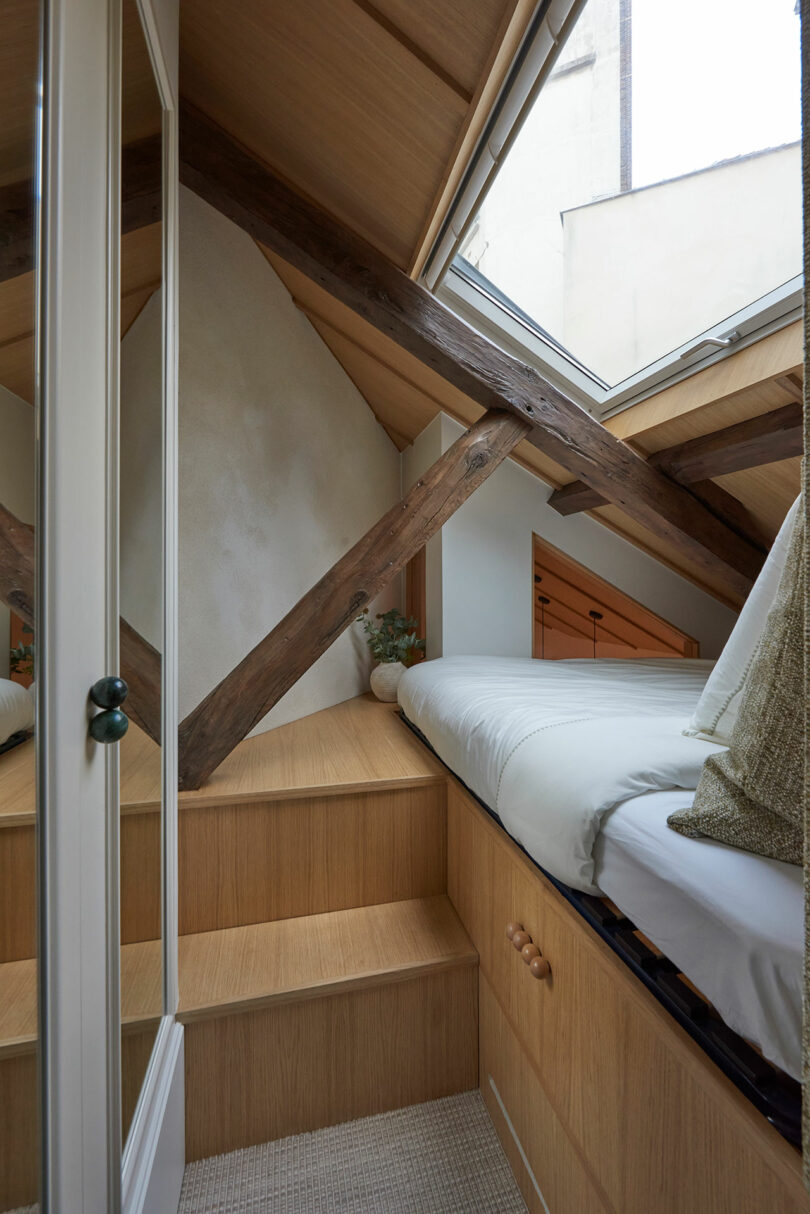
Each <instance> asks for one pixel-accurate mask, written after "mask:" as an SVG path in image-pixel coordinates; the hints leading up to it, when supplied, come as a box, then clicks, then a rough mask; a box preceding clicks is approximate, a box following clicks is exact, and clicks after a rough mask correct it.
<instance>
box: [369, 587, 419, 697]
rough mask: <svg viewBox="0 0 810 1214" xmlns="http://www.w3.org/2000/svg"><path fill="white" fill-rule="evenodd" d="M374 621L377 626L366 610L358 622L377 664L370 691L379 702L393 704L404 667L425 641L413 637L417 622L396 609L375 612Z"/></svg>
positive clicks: (411, 663) (413, 658) (414, 657)
mask: <svg viewBox="0 0 810 1214" xmlns="http://www.w3.org/2000/svg"><path fill="white" fill-rule="evenodd" d="M376 618H377V619H378V620H379V624H377V623H375V622H374V620H372V618H371V616H370V615H369V610H368V607H366V609H365V611H364V612H363V614H362V615H361V616H358V617H357V622H358V623H362V625H363V628H364V629H365V632H366V642H367V644H368V647H369V649H370V650H371V654H372V657H374V658H375V659H376V661H377V662H378V663H379V664H378V665H377V666H375V667H374V669H373V670H372V672H371V690H372V691H373V692H374V694H375V696H376V697H377V699H378V700H382V701H383V702H384V703H386V704H393V702H394V701H395V700H396V698H397V687H398V686H399V680H400V679H401V678H402V676H403V674H404V673H405V668H406V666H412V665H413V663H414V662H415V661H416V660H417V657H418V655H419V654H420V653H421V652H423V651H424V648H425V642H424V641H423V640H420V639H419V638H418V637H417V635H416V629H417V627H418V623H417V621H416V620H415V619H412V618H408V617H406V616H404V615H403V614H402V612H400V611H397V609H396V607H392V608H391V610H390V611H385V612H382V613H380V612H378V613H377V617H376Z"/></svg>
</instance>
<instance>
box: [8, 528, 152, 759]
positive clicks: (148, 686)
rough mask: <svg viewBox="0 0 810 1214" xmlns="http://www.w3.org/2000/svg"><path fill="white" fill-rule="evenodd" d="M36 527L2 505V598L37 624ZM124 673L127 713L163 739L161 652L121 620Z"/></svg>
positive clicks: (15, 610)
mask: <svg viewBox="0 0 810 1214" xmlns="http://www.w3.org/2000/svg"><path fill="white" fill-rule="evenodd" d="M35 579H36V557H35V550H34V528H33V527H29V526H28V524H27V523H21V522H20V520H19V519H18V518H15V516H14V515H13V514H12V513H11V511H10V510H6V508H5V506H2V505H0V601H2V602H3V603H5V604H6V606H7V607H9V608H10V609H11V610H12V611H14V612H16V614H17V615H18V616H20V618H21V619H22V620H24V621H25V623H26V624H28V625H29V627H31V628H33V627H34V623H35V621H34V586H35V584H36V582H35ZM120 642H121V657H120V662H121V677H122V678H123V679H124V680H125V682H126V683H127V685H128V687H129V695H128V696H127V702H126V712H127V716H129V717H130V718H131V720H133V721H134V722H135V723H136V725H140V727H141V729H143V730H145V731H146V733H148V734H149V737H150V738H152V739H153V740H154V741H155V742H157V743H160V687H161V681H160V680H161V665H160V654H159V653H158V651H157V650H156V649H155V648H154V646H152V645H150V644H149V642H148V641H146V640H144V638H143V637H142V636H141V635H140V633H137V632H136V631H135V629H134V628H133V627H132V626H131V624H128V623H127V621H126V620H125V619H123V618H122V620H121V634H120Z"/></svg>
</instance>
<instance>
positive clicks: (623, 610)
mask: <svg viewBox="0 0 810 1214" xmlns="http://www.w3.org/2000/svg"><path fill="white" fill-rule="evenodd" d="M533 558H534V559H533V580H532V614H533V618H534V623H535V637H534V649H533V653H532V656H533V657H536V658H538V657H540V656H541V654H540V648H541V646H542V631H543V630H542V623H543V619H544V618H545V625H546V631H547V633H550V632H551V631H556V632H558V633H562V634H563V637H562V638H558V640H559V642H560V644H562V648H561V649H560V651H559V652H557V649H556V648H555V647H554V644H552V645H551V646H549V644H548V642H549V640H552V641H553V640H554V638H551V637H550V635H547V637H546V645H545V653H544V655H543V656H545V657H548V658H554V657H592V656H593V652H594V650H593V644H594V639H593V638H594V630H593V620H592V619H591V618H590V616H589V612H590V611H593V610H596V611H599V612H600V614H601V616H602V618H601V619H600V620H599V621H598V623H597V632H596V637H597V639H596V655H597V657H605V658H609V657H618V658H621V657H654V656H656V655H665V656H669V657H687V658H696V657H699V656H700V654H699V646H698V643H697V641H696V640H695V639H694V638H693V637H690V636H688V635H687V634H686V633H685V632H683V631H681V629H679V628H676V627H675V626H674V624H670V623H669V622H668V621H667V620H664V619H662V617H661V616H658V615H656V614H655V613H654V612H652V611H650V610H649V609H648V608H647V607H644V606H642V604H641V603H637V602H636V601H635V600H634V599H632V598H631V597H630V596H629V595H627V594H624V593H623V592H622V591H621V590H618V589H617V588H616V587H615V586H613V585H611V583H610V582H608V581H606V580H605V579H604V578H601V577H599V576H598V575H597V574H595V573H593V572H592V571H591V570H590V569H587V568H586V567H585V566H583V565H580V564H579V562H578V561H575V560H574V559H573V558H572V557H569V556H568V555H567V554H566V553H564V552H561V551H560V550H559V549H558V548H555V547H554V545H553V544H549V543H547V542H546V541H545V540H542V539H540V537H539V536H537V535H535V536H534V537H533ZM540 596H542V597H543V598H547V599H548V600H549V602H548V603H547V604H543V605H542V607H541V604H540V602H539V598H540Z"/></svg>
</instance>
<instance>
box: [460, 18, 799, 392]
mask: <svg viewBox="0 0 810 1214" xmlns="http://www.w3.org/2000/svg"><path fill="white" fill-rule="evenodd" d="M800 137H801V129H800V66H799V17H798V14H797V12H796V4H795V0H769V2H768V4H767V5H763V4H762V3H761V0H681V3H679V4H677V5H675V4H664V3H663V0H589V3H588V4H587V5H586V6H585V9H584V11H583V13H582V15H581V16H580V18H579V20H578V22H577V24H576V26H575V28H574V30H573V33H572V34H571V36H570V37H569V39H568V42H567V43H566V45H565V47H564V48H563V51H562V53H561V55H560V57H559V58H558V59H557V62H556V64H555V65H554V70H553V72H552V73H551V75H550V76H549V78H548V79H547V81H546V82H545V84H544V85H543V87H542V89H541V91H540V93H539V95H538V98H537V100H536V102H535V103H534V105H533V107H532V108H531V111H530V112H529V115H528V117H527V119H526V121H525V124H524V126H523V128H522V130H521V131H520V133H519V134H518V136H517V138H516V139H515V141H514V143H513V145H512V147H511V149H510V151H509V153H508V155H507V156H506V158H505V160H504V161H503V163H502V164H501V165H500V168H499V170H498V174H497V177H496V178H495V181H494V184H493V186H492V188H491V189H490V191H489V193H488V194H487V196H486V197H485V199H484V202H483V204H482V206H481V208H480V210H479V212H478V214H477V216H476V217H475V220H474V222H473V223H472V225H471V226H470V227H469V229H468V232H467V235H466V238H465V240H464V242H463V244H462V246H461V249H460V253H459V256H458V257H457V258H456V263H455V265H456V268H457V269H460V270H461V271H462V272H463V273H464V272H466V273H468V274H469V273H470V272H471V270H472V271H475V272H476V273H475V275H474V277H475V278H476V280H477V281H479V282H480V277H479V276H481V275H482V276H483V277H484V279H486V280H488V284H491V286H492V288H493V290H492V292H491V293H492V294H494V295H496V296H498V297H501V298H503V297H505V299H506V300H507V301H509V302H511V304H512V305H513V306H514V310H517V311H519V312H521V313H523V314H525V316H526V317H527V318H529V319H530V320H531V322H533V324H534V325H535V326H536V328H537V329H538V331H540V332H541V333H544V334H547V335H548V336H549V337H550V338H551V339H553V341H554V343H556V345H557V346H558V347H562V349H563V350H564V351H566V352H567V353H568V354H570V356H571V358H572V359H573V360H575V361H576V362H578V363H579V364H581V365H582V366H583V367H585V368H587V369H588V371H589V372H590V373H591V374H592V375H594V376H595V377H597V378H598V379H599V380H601V381H602V382H603V383H604V384H605V385H607V386H608V387H613V386H615V385H617V384H620V383H621V382H622V381H624V380H626V379H627V378H628V377H630V376H633V375H635V374H636V373H638V372H639V371H641V370H642V369H643V368H645V367H647V366H649V365H650V364H652V363H654V362H656V360H659V359H661V358H662V357H663V356H665V355H667V354H668V353H669V352H671V351H675V350H679V349H681V348H683V347H687V348H688V343H690V342H695V343H697V341H698V339H699V338H700V336H701V335H702V334H704V333H706V331H707V330H712V335H713V336H714V337H719V338H720V339H721V340H726V339H730V341H731V342H733V341H734V340H735V339H736V330H735V328H734V325H735V317H736V316H737V314H739V313H741V312H742V310H744V309H750V308H751V306H752V305H756V303H757V301H759V300H762V299H763V297H765V296H769V297H771V298H772V296H770V293H773V292H775V291H777V289H779V288H781V287H782V286H783V284H786V283H788V282H790V280H792V279H795V277H796V276H797V275H799V274H800V273H801V268H802V223H801V147H800V143H799V140H800ZM488 284H484V285H488ZM726 321H727V322H728V325H727V330H723V324H724V322H726ZM718 326H720V329H719V330H718Z"/></svg>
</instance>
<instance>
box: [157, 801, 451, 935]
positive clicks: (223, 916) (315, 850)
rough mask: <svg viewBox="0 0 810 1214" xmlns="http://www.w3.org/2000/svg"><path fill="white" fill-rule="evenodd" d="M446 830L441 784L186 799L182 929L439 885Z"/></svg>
mask: <svg viewBox="0 0 810 1214" xmlns="http://www.w3.org/2000/svg"><path fill="white" fill-rule="evenodd" d="M153 817H155V815H153ZM445 831H446V820H445V787H444V784H443V783H438V784H429V785H426V786H417V787H414V788H408V787H405V788H400V789H397V788H392V789H383V790H379V791H373V792H368V793H349V794H347V795H343V796H328V797H301V798H295V799H292V800H275V799H273V800H270V801H258V802H247V803H231V802H228V803H225V804H220V805H212V806H200V807H192V806H184V807H183V809H182V811H181V814H180V845H179V850H180V875H179V897H180V931H181V933H183V934H186V933H191V932H205V931H212V930H214V929H216V928H224V927H236V926H239V925H240V924H247V923H261V922H263V921H265V920H274V919H288V918H291V917H295V916H299V915H313V914H319V913H321V912H323V911H336V910H344V909H346V908H348V907H356V906H369V905H372V904H374V903H380V902H394V901H398V900H400V899H407V898H421V897H427V896H429V895H432V894H440V893H443V892H444V889H445V886H446V880H445V857H446V852H445ZM154 849H155V855H156V856H157V857H159V854H160V853H159V839H157V838H155V839H154Z"/></svg>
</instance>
